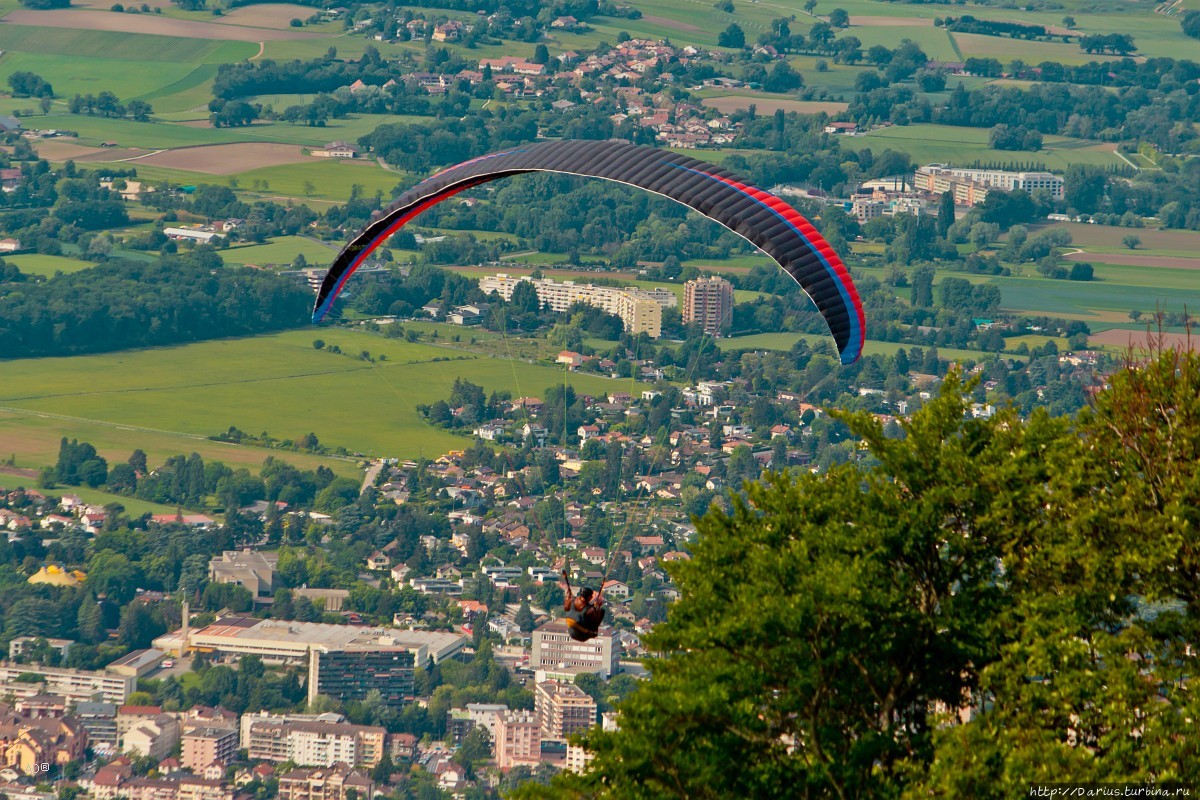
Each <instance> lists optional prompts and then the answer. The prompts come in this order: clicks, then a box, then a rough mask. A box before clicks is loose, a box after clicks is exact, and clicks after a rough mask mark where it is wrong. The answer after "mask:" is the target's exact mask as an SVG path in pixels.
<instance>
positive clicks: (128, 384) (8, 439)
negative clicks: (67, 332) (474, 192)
mask: <svg viewBox="0 0 1200 800" xmlns="http://www.w3.org/2000/svg"><path fill="white" fill-rule="evenodd" d="M464 333H467V332H466V331H464ZM318 338H320V339H323V340H324V341H325V342H326V343H327V344H328V345H337V346H338V347H339V348H341V350H342V351H343V353H346V354H350V353H352V354H358V353H360V352H362V351H364V350H365V351H369V352H370V353H371V354H372V355H373V356H374V357H375V358H377V359H378V357H379V356H386V358H387V360H386V361H376V362H375V363H370V362H366V361H362V360H359V359H358V358H356V357H352V356H350V355H345V354H334V353H331V352H328V350H323V351H322V350H316V349H314V348H313V346H312V342H313V340H314V339H318ZM3 369H4V381H3V385H2V386H0V440H3V441H4V442H5V445H4V447H3V448H0V449H3V450H4V451H5V453H4V455H5V456H7V455H8V454H9V452H11V453H14V454H15V455H16V460H17V465H18V466H22V467H31V468H37V467H40V466H41V465H43V464H46V463H51V462H52V461H53V459H54V457H55V454H56V453H57V451H58V440H59V438H61V437H62V436H63V435H66V436H72V437H78V438H81V439H86V440H88V441H91V442H92V443H93V444H95V445H96V446H97V448H99V449H100V450H101V452H102V453H103V454H104V455H105V456H106V457H109V458H126V457H128V454H129V451H130V450H132V449H133V448H134V447H139V446H140V447H142V448H143V449H144V450H146V451H147V453H151V452H152V451H153V453H152V455H153V457H155V458H159V457H163V456H165V455H169V454H173V453H179V452H191V451H192V450H196V451H197V452H200V453H201V454H203V455H205V457H206V458H208V457H212V458H219V459H220V460H222V461H226V462H227V463H238V464H242V465H246V466H251V467H256V466H258V465H260V464H261V462H262V459H263V458H264V457H265V456H266V455H267V454H269V453H271V452H277V451H267V450H263V449H261V448H242V447H235V446H232V445H225V444H221V443H217V442H209V441H204V440H203V439H202V438H201V439H197V438H195V437H204V436H208V435H211V434H215V433H219V432H221V431H224V430H226V429H227V428H229V426H231V425H235V426H237V427H238V428H241V429H242V430H244V431H248V432H254V433H258V432H261V431H267V432H269V433H270V434H271V435H272V436H276V437H279V438H291V437H296V436H302V435H304V434H305V433H308V432H309V431H313V432H315V433H316V434H317V436H318V437H319V439H320V440H321V442H322V443H323V444H325V445H327V446H330V447H337V446H342V447H346V448H348V449H350V450H352V451H355V452H361V453H364V454H367V455H371V456H378V455H389V456H400V457H405V458H407V457H416V456H419V455H422V454H424V455H426V456H436V455H439V454H441V453H443V452H445V451H446V450H448V449H451V448H454V447H458V446H461V445H462V444H464V442H465V440H464V439H462V438H460V437H456V436H453V435H451V434H449V433H447V432H445V431H441V430H438V429H436V428H433V427H431V426H428V425H426V424H425V423H424V421H422V420H421V419H420V417H419V416H418V415H417V412H416V408H415V407H416V405H417V404H418V403H432V402H434V401H436V400H439V399H444V398H446V397H447V396H448V395H449V393H450V387H451V385H452V384H453V383H454V380H455V379H456V378H460V377H465V378H469V379H470V380H472V381H474V382H475V383H478V384H481V385H483V386H484V387H485V388H486V389H487V390H488V391H489V392H490V391H492V390H499V391H509V392H512V393H513V395H514V396H519V395H522V394H523V395H529V396H536V397H540V396H541V395H542V393H543V392H544V391H545V389H546V388H547V387H548V386H551V385H554V384H556V383H561V382H562V380H563V378H564V377H565V373H564V372H563V371H562V370H558V369H553V368H550V367H545V366H540V365H535V364H528V363H524V362H516V361H507V360H503V359H495V358H485V357H480V356H478V355H475V354H469V353H464V352H463V351H461V350H457V349H455V348H452V347H440V346H435V345H428V344H422V343H416V344H413V343H409V342H405V341H398V340H394V339H387V338H384V337H382V336H375V335H371V334H367V333H362V332H357V331H349V330H343V329H332V328H325V329H318V328H310V329H305V330H300V331H292V332H288V333H283V334H277V335H272V336H262V337H254V338H248V339H235V340H221V341H214V342H204V343H200V344H194V345H186V346H180V347H167V348H154V349H148V350H137V351H129V352H122V353H114V354H106V355H98V356H81V357H74V358H52V359H30V360H19V361H12V362H6V363H5V364H4V367H3ZM569 382H570V383H571V384H573V385H574V386H576V387H577V388H578V389H580V390H581V391H587V392H602V391H605V390H607V389H608V388H609V387H610V381H609V380H608V379H606V378H598V377H593V376H586V375H570V376H569ZM281 455H283V456H284V457H286V458H288V459H289V460H294V461H296V462H297V463H307V464H313V463H339V464H341V465H342V471H343V472H345V471H346V469H347V464H346V463H345V462H330V461H329V460H327V459H318V458H314V457H312V456H299V455H296V454H291V453H283V454H281Z"/></svg>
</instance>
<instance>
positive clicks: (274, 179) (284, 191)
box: [93, 159, 404, 201]
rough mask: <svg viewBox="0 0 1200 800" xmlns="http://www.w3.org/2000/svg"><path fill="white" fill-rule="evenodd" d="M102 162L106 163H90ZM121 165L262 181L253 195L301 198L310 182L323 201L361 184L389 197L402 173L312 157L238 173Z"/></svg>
mask: <svg viewBox="0 0 1200 800" xmlns="http://www.w3.org/2000/svg"><path fill="white" fill-rule="evenodd" d="M93 163H95V164H103V163H106V162H93ZM121 166H123V167H125V168H128V167H129V166H136V169H137V173H138V177H139V178H142V179H144V180H150V181H171V182H172V183H178V184H183V185H185V186H186V185H189V184H190V185H200V184H211V185H218V186H232V185H233V184H232V183H231V182H230V179H231V178H232V179H234V180H235V181H236V183H237V186H238V188H240V189H242V190H249V189H251V188H252V187H253V186H254V182H255V181H266V186H267V188H266V189H263V190H256V191H255V196H252V198H251V199H252V200H253V199H257V197H264V198H271V197H278V198H280V199H287V198H299V199H304V198H305V197H308V196H309V195H307V194H306V191H305V184H312V187H313V193H312V195H311V197H312V198H314V199H320V200H327V201H330V200H332V201H345V200H348V199H349V198H350V193H351V191H352V189H353V188H354V186H356V185H357V186H359V187H361V193H362V194H364V195H373V194H375V192H382V193H383V197H384V200H385V201H386V200H388V199H390V198H391V197H392V194H393V190H394V189H395V188H396V186H397V185H398V184H399V183H400V182H401V181H402V180H403V177H404V176H403V175H400V174H397V173H395V172H388V171H386V170H383V169H380V168H379V167H377V166H376V165H375V164H374V163H371V162H363V161H360V162H347V161H344V160H342V159H324V160H318V159H313V160H312V161H311V162H304V163H299V164H281V165H279V166H275V167H263V168H261V169H252V170H248V171H246V172H240V173H238V174H237V175H228V176H227V175H209V174H207V173H204V172H190V171H188V170H183V169H170V168H168V167H157V166H152V165H149V164H139V163H138V162H124V163H122V164H121Z"/></svg>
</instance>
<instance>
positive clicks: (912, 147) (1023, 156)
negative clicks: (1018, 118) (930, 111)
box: [841, 124, 1126, 172]
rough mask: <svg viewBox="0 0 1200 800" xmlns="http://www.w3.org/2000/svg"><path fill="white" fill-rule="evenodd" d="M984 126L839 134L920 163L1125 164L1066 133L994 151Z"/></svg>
mask: <svg viewBox="0 0 1200 800" xmlns="http://www.w3.org/2000/svg"><path fill="white" fill-rule="evenodd" d="M988 136H989V131H988V129H986V128H959V127H954V126H950V125H926V124H919V125H894V126H892V127H889V128H882V129H880V130H876V131H872V132H870V133H867V134H864V135H862V136H846V137H842V140H841V142H842V146H843V147H845V148H847V149H852V150H861V149H863V148H867V147H869V148H870V149H871V150H873V151H875V152H881V151H883V150H898V151H900V152H904V153H908V154H909V155H910V156H912V157H913V159H914V160H915V161H917V162H919V163H921V164H934V163H953V164H969V163H973V162H975V161H980V162H983V163H1008V164H1013V163H1029V162H1032V163H1035V164H1041V165H1044V166H1045V167H1046V168H1047V169H1050V170H1052V171H1057V172H1065V171H1066V169H1067V167H1069V166H1071V165H1072V164H1085V165H1090V166H1096V167H1109V166H1126V165H1125V162H1123V161H1122V160H1121V159H1120V158H1118V157H1117V155H1116V154H1115V153H1113V152H1111V150H1109V149H1101V147H1100V146H1098V145H1094V144H1093V143H1091V142H1087V141H1084V140H1081V139H1070V138H1067V137H1065V136H1046V137H1045V138H1044V143H1043V147H1042V149H1041V150H1039V151H1038V152H1036V153H1031V152H1025V151H1009V150H993V149H991V148H989V147H988Z"/></svg>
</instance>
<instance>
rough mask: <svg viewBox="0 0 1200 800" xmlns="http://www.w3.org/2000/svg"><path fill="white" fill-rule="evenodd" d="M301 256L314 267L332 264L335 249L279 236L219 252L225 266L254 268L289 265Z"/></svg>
mask: <svg viewBox="0 0 1200 800" xmlns="http://www.w3.org/2000/svg"><path fill="white" fill-rule="evenodd" d="M300 254H303V255H304V258H305V260H306V261H308V263H309V264H310V265H312V266H314V267H317V266H323V265H326V264H331V263H333V258H334V256H336V255H337V254H338V251H337V249H335V248H332V247H326V246H325V245H323V244H320V243H319V242H315V241H313V240H312V239H306V238H304V237H303V236H279V237H276V238H275V239H272V240H271V241H270V242H267V243H266V244H252V245H246V246H244V247H231V248H229V249H228V250H222V251H221V258H222V259H223V260H224V261H225V263H227V264H253V265H254V266H258V267H261V266H268V265H272V264H274V265H290V264H291V263H292V261H293V259H295V258H296V256H297V255H300Z"/></svg>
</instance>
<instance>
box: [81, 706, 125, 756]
mask: <svg viewBox="0 0 1200 800" xmlns="http://www.w3.org/2000/svg"><path fill="white" fill-rule="evenodd" d="M73 716H74V717H75V719H77V720H79V724H80V725H82V726H83V729H84V730H85V731H87V737H88V745H89V746H91V747H92V748H93V749H96V750H99V749H101V748H104V749H109V750H116V747H117V706H116V704H115V703H93V702H87V701H85V702H80V703H76V704H75V710H74V713H73Z"/></svg>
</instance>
